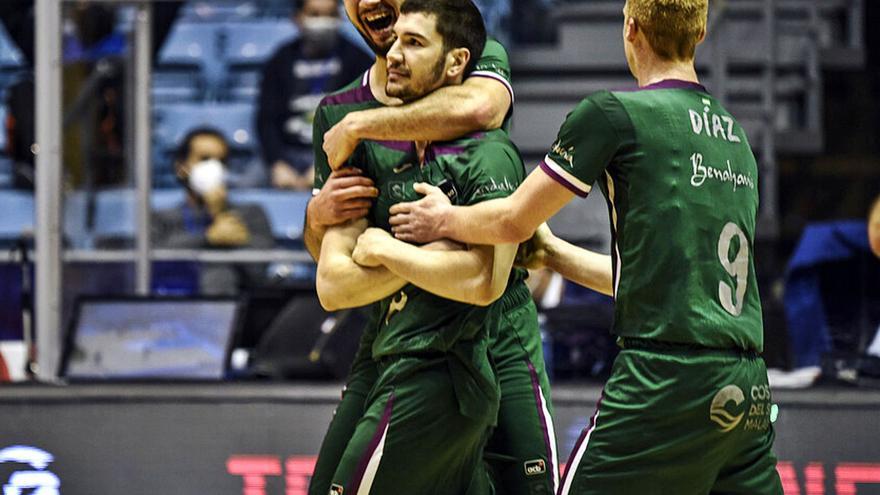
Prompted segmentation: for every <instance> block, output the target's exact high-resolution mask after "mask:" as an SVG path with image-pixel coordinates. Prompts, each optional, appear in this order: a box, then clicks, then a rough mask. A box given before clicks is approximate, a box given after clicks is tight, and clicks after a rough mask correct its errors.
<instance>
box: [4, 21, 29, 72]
mask: <svg viewBox="0 0 880 495" xmlns="http://www.w3.org/2000/svg"><path fill="white" fill-rule="evenodd" d="M24 64H25V60H24V55H22V53H21V50H19V49H18V47H17V46H16V45H15V43H13V42H12V39H11V38H10V37H9V33H8V32H7V31H6V28H5V27H4V26H3V25H2V24H0V70H10V69H19V68H21V67H23V66H24Z"/></svg>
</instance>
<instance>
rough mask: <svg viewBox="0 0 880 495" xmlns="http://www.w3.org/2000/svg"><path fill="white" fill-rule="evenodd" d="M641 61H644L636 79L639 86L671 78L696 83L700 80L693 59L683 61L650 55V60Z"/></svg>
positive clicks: (640, 65)
mask: <svg viewBox="0 0 880 495" xmlns="http://www.w3.org/2000/svg"><path fill="white" fill-rule="evenodd" d="M641 62H642V63H640V64H639V70H638V74H636V79H638V81H639V87H645V86H649V85H651V84H655V83H658V82H660V81H666V80H669V79H677V80H680V81H688V82H694V83H699V82H700V79H699V77H698V76H697V71H696V69H695V68H694V62H693V60H690V61H684V62H682V61H669V60H661V59H658V58H656V57H650V58H649V59H648V60H644V61H641Z"/></svg>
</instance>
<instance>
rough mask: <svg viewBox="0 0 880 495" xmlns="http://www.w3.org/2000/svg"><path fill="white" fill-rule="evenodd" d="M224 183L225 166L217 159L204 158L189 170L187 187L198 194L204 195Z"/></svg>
mask: <svg viewBox="0 0 880 495" xmlns="http://www.w3.org/2000/svg"><path fill="white" fill-rule="evenodd" d="M225 184H226V167H224V166H223V162H221V161H220V160H217V159H213V158H212V159H210V160H204V161H201V162H199V163H196V164H195V165H193V166H192V168H191V169H190V172H189V187H190V188H191V189H192V190H193V192H195V193H196V194H199V195H204V194H205V193H207V192H209V191H213V190H214V189H217V188H219V187H222V186H224V185H225Z"/></svg>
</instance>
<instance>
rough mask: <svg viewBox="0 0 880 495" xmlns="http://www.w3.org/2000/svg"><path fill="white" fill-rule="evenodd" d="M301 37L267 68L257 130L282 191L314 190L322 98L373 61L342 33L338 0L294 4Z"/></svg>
mask: <svg viewBox="0 0 880 495" xmlns="http://www.w3.org/2000/svg"><path fill="white" fill-rule="evenodd" d="M293 3H294V8H295V12H296V14H295V15H294V18H293V19H294V22H295V23H296V25H297V26H298V27H299V30H300V33H301V34H300V36H299V37H298V38H297V39H295V40H293V41H292V42H290V43H288V44H286V45H284V46H282V47H281V48H279V49H278V51H277V52H275V54H274V55H273V56H272V58H271V59H270V60H269V61H268V62H267V63H266V66H265V67H264V68H263V74H262V75H263V80H262V83H261V86H260V97H259V108H258V111H257V132H258V134H259V139H260V146H261V148H262V153H263V159H264V161H265V163H266V164H267V165H268V166H270V167H271V170H270V176H271V181H272V185H273V186H274V187H277V188H286V189H300V190H310V189H311V187H312V175H313V174H314V168H313V163H312V160H313V151H312V120H313V119H314V113H315V109H316V108H317V107H318V103H320V101H321V98H323V97H324V95H325V94H327V93H330V92H332V91H334V90H336V89H338V88H340V87H342V86H344V85H346V84H348V83H350V82H351V81H353V80H354V79H356V78H357V77H358V76H360V75H361V74H363V72H364V71H366V70H367V68H368V67H369V66H370V64H371V63H372V60H371V58H370V57H369V56H368V55H367V54H366V53H365V52H364V51H363V50H361V49H360V48H359V47H358V46H357V45H355V44H353V43H352V42H350V41H348V40H347V39H345V38H344V37H343V36H342V35H341V34H340V32H339V25H340V19H339V8H338V5H337V2H336V1H335V0H295V1H294V2H293Z"/></svg>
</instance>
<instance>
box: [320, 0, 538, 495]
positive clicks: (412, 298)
mask: <svg viewBox="0 0 880 495" xmlns="http://www.w3.org/2000/svg"><path fill="white" fill-rule="evenodd" d="M394 29H395V32H396V33H397V35H398V37H397V41H396V42H395V43H394V45H393V47H392V48H391V51H390V52H389V54H388V84H387V92H388V93H389V94H390V95H392V96H395V97H399V98H401V99H403V100H404V101H410V100H414V99H416V98H419V97H421V96H422V95H424V94H426V93H427V92H430V91H432V90H434V89H436V88H438V87H441V86H445V85H450V84H460V82H461V81H462V80H463V76H464V75H466V74H467V73H469V72H470V71H472V70H473V67H474V66H475V65H476V63H475V62H476V61H472V60H470V54H471V53H481V52H482V51H483V46H484V44H485V30H484V27H483V24H482V18H481V16H480V14H479V11H478V10H477V9H476V7H475V6H474V5H473V3H471V2H470V0H408V1H407V3H405V4H404V5H403V6H402V7H401V14H400V19H399V20H398V22H397V23H396V24H395V27H394ZM353 161H354V162H356V163H358V164H359V165H361V166H362V167H363V169H364V171H365V172H366V173H367V174H369V175H371V176H372V177H374V181H375V182H376V185H377V187H379V189H380V190H381V191H382V194H380V196H379V200H378V202H377V203H376V204H375V205H374V206H373V208H372V212H371V215H370V217H371V220H372V222H373V224H374V225H378V226H381V227H384V228H385V229H388V230H382V229H378V228H372V229H369V230H366V231H365V232H363V230H364V227H365V224H366V222H365V221H363V220H360V221H356V222H354V223H349V224H346V225H342V226H335V227H331V228H330V229H328V231H327V232H326V234H325V236H324V239H323V242H322V247H321V256H320V260H319V263H318V279H317V289H318V295H319V297H320V299H321V302H322V304H323V305H324V306H325V307H327V308H328V309H337V308H345V307H355V306H361V305H364V304H367V303H371V302H374V301H379V302H380V304H379V307H380V310H379V312H378V314H379V316H380V318H379V321H378V322H377V326H378V331H377V333H376V335H375V339H374V342H373V345H372V356H373V359H374V361H376V363H377V365H378V370H379V376H378V378H377V380H376V384H375V385H374V387H373V389H372V390H371V391H370V394H369V396H368V399H367V402H366V409H365V413H364V415H363V418H362V419H361V420H360V422H359V423H358V424H357V427H356V429H355V431H354V434H353V435H352V438H351V439H350V441H349V443H348V445H347V447H346V449H345V452H344V453H343V455H342V458H341V461H340V463H339V466H338V467H337V469H336V472H335V474H334V475H333V479H332V484H331V487H330V493H343V492H350V493H371V492H372V493H398V492H401V493H420V494H431V493H436V494H447V493H449V494H452V493H488V492H489V484H488V477H487V476H486V473H485V470H484V466H483V462H482V454H483V452H482V448H483V445H484V443H485V440H486V438H487V433H488V429H489V427H490V426H491V424H492V423H493V422H494V421H495V417H496V414H497V408H498V390H497V388H496V387H497V385H496V382H495V375H494V371H493V370H492V366H491V364H490V361H489V356H488V345H489V343H488V338H489V330H490V329H491V328H492V326H495V325H499V324H500V322H499V320H500V317H501V310H502V306H501V304H500V303H499V304H492V303H493V302H494V301H495V300H497V299H498V298H499V297H500V296H501V294H502V292H504V290H505V289H506V288H507V286H508V280H509V278H510V269H511V265H512V262H513V255H514V254H515V251H516V245H513V244H511V245H499V246H495V247H491V246H475V245H474V246H470V247H469V248H468V249H459V250H454V251H430V250H427V249H425V248H420V247H417V246H413V245H410V244H407V243H403V242H401V241H398V240H396V239H394V238H393V237H392V236H391V235H390V232H389V231H390V225H389V224H388V217H389V215H388V209H389V208H390V206H391V205H392V204H393V203H394V200H395V198H397V197H403V198H406V195H405V194H404V193H405V192H406V191H409V192H410V193H409V196H410V197H412V196H414V193H413V189H412V186H413V184H415V183H416V182H419V181H427V182H430V183H433V184H438V185H440V184H448V185H449V187H450V191H451V192H453V193H454V197H455V198H456V200H457V201H460V202H461V203H462V204H474V203H477V202H480V201H484V200H488V199H492V198H497V197H503V196H505V195H507V194H509V193H510V192H511V191H513V190H514V189H515V187H516V186H517V185H518V184H519V183H520V182H521V181H522V179H523V178H524V168H523V165H522V162H521V160H520V159H519V156H518V154H517V152H516V149H515V148H514V147H513V145H512V143H510V141H509V139H508V138H507V136H506V134H505V133H504V132H503V131H497V130H496V131H492V132H488V133H479V134H477V135H475V136H471V137H469V138H466V139H461V140H458V141H455V142H451V143H411V142H393V143H387V142H381V143H376V142H365V143H363V145H361V147H359V151H358V152H356V153H355V156H354V157H353ZM477 274H482V276H478V275H477ZM472 280H477V281H478V283H471V281H472ZM526 297H528V294H527V293H526Z"/></svg>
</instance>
